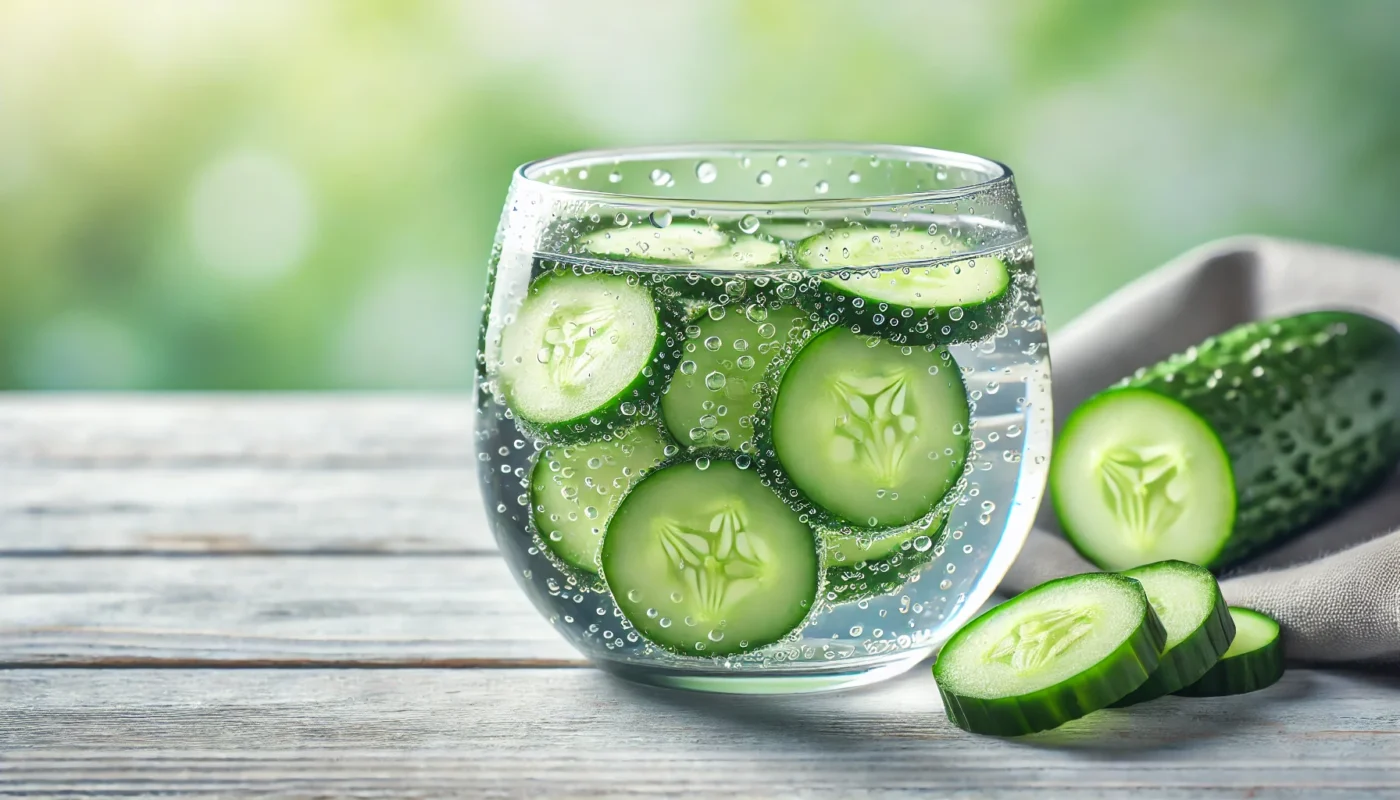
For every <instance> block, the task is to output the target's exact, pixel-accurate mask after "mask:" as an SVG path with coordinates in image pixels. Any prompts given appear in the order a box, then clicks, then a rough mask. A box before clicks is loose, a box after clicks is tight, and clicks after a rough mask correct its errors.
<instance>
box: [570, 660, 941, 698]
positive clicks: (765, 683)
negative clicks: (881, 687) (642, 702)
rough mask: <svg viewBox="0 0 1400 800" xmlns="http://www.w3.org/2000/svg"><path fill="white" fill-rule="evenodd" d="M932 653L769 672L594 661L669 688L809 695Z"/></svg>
mask: <svg viewBox="0 0 1400 800" xmlns="http://www.w3.org/2000/svg"><path fill="white" fill-rule="evenodd" d="M932 653H933V650H932V649H929V650H920V651H916V652H912V653H908V654H905V655H903V656H901V657H899V658H897V659H895V660H892V661H884V660H882V661H880V662H878V663H876V664H866V665H863V666H856V665H849V666H846V667H844V668H839V669H832V668H826V669H821V668H819V667H817V666H816V665H813V668H811V669H809V670H804V671H802V672H786V673H785V672H778V671H774V672H772V673H768V674H762V673H759V672H757V671H754V672H727V673H717V672H708V671H700V670H688V669H684V668H677V667H669V666H664V665H660V664H657V665H650V666H644V665H638V664H628V663H624V662H620V661H608V660H606V659H599V660H597V661H595V662H594V663H595V664H596V665H597V666H598V667H599V668H600V669H602V670H604V671H605V672H610V673H612V674H613V675H616V676H618V677H620V678H625V679H626V680H629V681H633V682H635V683H644V684H647V685H649V686H661V687H665V688H667V689H685V690H687V691H692V692H716V693H719V694H770V695H771V694H808V693H812V692H835V691H839V690H841V689H852V688H855V687H857V686H867V685H869V684H872V683H878V682H879V681H883V680H889V679H890V678H893V677H895V676H897V675H901V674H903V673H905V672H908V671H909V670H910V669H912V668H913V667H914V666H916V665H917V664H919V662H921V661H923V660H924V659H926V658H928V657H929V656H930V655H932Z"/></svg>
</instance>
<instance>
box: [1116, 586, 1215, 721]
mask: <svg viewBox="0 0 1400 800" xmlns="http://www.w3.org/2000/svg"><path fill="white" fill-rule="evenodd" d="M1123 574H1124V575H1126V576H1127V577H1129V578H1132V579H1134V580H1136V581H1137V582H1138V583H1141V584H1142V588H1143V590H1144V591H1146V592H1147V600H1148V602H1150V603H1152V610H1153V611H1155V612H1157V617H1158V618H1159V619H1161V620H1162V625H1163V626H1165V627H1166V629H1167V646H1166V651H1165V652H1163V653H1162V660H1161V663H1160V664H1158V665H1157V670H1156V671H1155V672H1153V673H1152V677H1150V678H1148V679H1147V682H1146V683H1144V684H1143V685H1141V686H1139V687H1138V688H1137V689H1134V690H1133V692H1132V693H1131V694H1129V695H1128V696H1127V697H1124V698H1123V699H1122V700H1119V701H1118V702H1116V703H1114V704H1113V705H1114V706H1130V705H1135V704H1137V703H1143V702H1146V701H1148V700H1154V699H1156V698H1158V697H1161V696H1163V695H1167V694H1171V693H1172V692H1175V691H1177V690H1179V689H1181V688H1183V687H1186V686H1190V685H1191V684H1193V683H1195V682H1196V681H1198V680H1200V679H1201V676H1202V675H1205V674H1206V672H1207V671H1208V670H1210V669H1211V668H1212V667H1214V666H1215V664H1216V662H1218V661H1219V660H1220V657H1221V656H1222V655H1224V653H1225V651H1226V649H1228V648H1229V647H1230V642H1231V640H1233V639H1234V638H1235V623H1234V620H1233V619H1231V617H1230V611H1229V608H1228V607H1227V606H1226V605H1225V598H1224V597H1221V596H1220V584H1218V583H1216V582H1215V576H1214V575H1212V574H1210V570H1208V569H1206V568H1205V567H1199V566H1196V565H1195V564H1187V563H1186V562H1184V561H1159V562H1158V563H1156V564H1148V565H1146V566H1143V567H1138V568H1137V569H1130V570H1128V571H1127V572H1124V573H1123Z"/></svg>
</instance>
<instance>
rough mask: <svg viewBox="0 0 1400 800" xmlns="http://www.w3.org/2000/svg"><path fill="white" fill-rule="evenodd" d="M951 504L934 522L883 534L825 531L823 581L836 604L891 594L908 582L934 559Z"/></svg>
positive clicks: (941, 508)
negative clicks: (824, 570)
mask: <svg viewBox="0 0 1400 800" xmlns="http://www.w3.org/2000/svg"><path fill="white" fill-rule="evenodd" d="M948 512H949V509H948V508H947V507H940V508H939V509H938V512H937V513H936V514H935V516H934V518H933V521H932V522H931V523H927V524H915V525H910V526H909V527H908V528H906V529H903V530H898V531H895V532H893V533H889V534H886V535H883V536H879V537H867V536H861V535H850V534H825V535H823V537H822V541H823V545H824V547H825V556H826V559H825V563H826V572H825V578H824V579H823V581H822V583H823V585H824V586H825V591H826V601H827V602H828V603H830V604H832V605H837V604H840V603H852V602H856V601H858V600H868V599H870V598H872V597H879V596H880V595H883V594H889V593H890V592H893V591H895V590H896V589H898V588H899V587H901V586H903V585H904V584H906V583H908V582H909V580H910V579H911V578H913V577H914V574H915V573H917V572H918V571H919V569H920V568H921V567H923V566H924V565H925V564H928V563H929V562H930V561H932V560H933V559H934V558H935V557H936V554H937V552H938V544H939V542H941V541H942V538H943V531H944V527H945V526H946V525H947V522H948Z"/></svg>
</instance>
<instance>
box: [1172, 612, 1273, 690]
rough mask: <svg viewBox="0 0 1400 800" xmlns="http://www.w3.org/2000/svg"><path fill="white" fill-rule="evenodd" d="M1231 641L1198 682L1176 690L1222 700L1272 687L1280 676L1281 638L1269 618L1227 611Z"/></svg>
mask: <svg viewBox="0 0 1400 800" xmlns="http://www.w3.org/2000/svg"><path fill="white" fill-rule="evenodd" d="M1230 616H1231V618H1233V619H1234V622H1235V640H1234V641H1233V642H1232V643H1231V644H1230V649H1229V650H1226V651H1225V655H1224V656H1222V657H1221V659H1220V661H1219V662H1217V663H1216V665H1215V666H1214V667H1211V669H1210V671H1209V672H1207V673H1206V674H1205V675H1203V676H1201V679H1200V680H1198V681H1196V682H1195V683H1193V684H1191V685H1190V686H1187V687H1186V688H1184V689H1180V690H1178V691H1177V694H1179V695H1185V696H1187V697H1223V696H1225V695H1230V694H1244V693H1245V692H1253V691H1256V690H1259V689H1263V688H1265V687H1268V686H1272V685H1274V684H1275V683H1278V679H1279V678H1282V677H1283V639H1282V638H1281V637H1280V635H1279V633H1280V631H1279V626H1278V623H1277V622H1275V621H1274V620H1273V618H1271V617H1269V616H1267V615H1265V614H1260V613H1259V612H1258V611H1250V610H1249V609H1247V608H1234V607H1231V608H1230Z"/></svg>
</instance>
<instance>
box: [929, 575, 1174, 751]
mask: <svg viewBox="0 0 1400 800" xmlns="http://www.w3.org/2000/svg"><path fill="white" fill-rule="evenodd" d="M1166 638H1167V634H1166V631H1165V629H1164V628H1163V627H1162V623H1161V621H1160V620H1158V619H1157V615H1156V614H1155V613H1154V612H1153V611H1152V606H1151V605H1150V604H1149V603H1148V600H1147V595H1146V594H1145V593H1144V592H1143V589H1142V585H1141V584H1139V583H1138V582H1137V581H1135V580H1133V579H1131V578H1126V577H1123V576H1122V575H1114V574H1110V573H1101V572H1100V573H1091V574H1088V575H1074V576H1071V577H1068V578H1061V579H1059V580H1055V581H1051V582H1049V583H1046V584H1042V585H1040V586H1037V587H1036V588H1034V589H1031V590H1030V591H1027V592H1025V593H1023V594H1020V595H1018V596H1016V597H1014V598H1012V599H1011V600H1008V601H1006V602H1005V603H1002V604H1001V605H999V606H996V607H995V608H993V609H991V610H989V611H986V612H983V613H982V615H981V616H979V617H977V618H976V619H974V620H973V621H972V622H970V623H968V624H967V625H966V626H964V627H963V628H962V630H960V631H958V632H957V633H956V634H954V635H953V638H952V639H950V640H949V641H948V643H947V644H946V645H944V646H943V651H942V652H941V653H939V655H938V661H937V662H935V663H934V665H933V677H934V679H935V680H936V681H937V682H938V692H939V694H940V695H942V696H943V704H944V707H945V709H946V710H947V712H948V719H949V720H951V721H952V722H953V724H954V725H957V726H958V727H959V728H962V729H963V730H967V731H971V732H973V733H986V734H992V735H996V736H1018V735H1020V734H1024V733H1034V732H1036V731H1043V730H1048V729H1050V728H1054V727H1057V726H1059V725H1062V724H1064V723H1066V722H1069V721H1070V720H1073V719H1078V718H1080V717H1082V716H1085V715H1086V714H1089V713H1091V712H1093V711H1097V710H1098V709H1100V708H1103V707H1105V706H1107V705H1108V704H1110V703H1113V702H1115V701H1116V700H1119V699H1120V698H1122V697H1124V696H1125V695H1127V694H1128V693H1129V692H1131V691H1133V690H1134V689H1136V688H1138V687H1139V686H1141V685H1142V684H1143V683H1144V682H1145V681H1146V680H1147V679H1148V677H1149V676H1150V675H1151V674H1152V672H1153V670H1155V669H1156V668H1157V664H1158V661H1159V658H1160V654H1161V651H1162V648H1163V646H1164V645H1165V642H1166Z"/></svg>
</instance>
